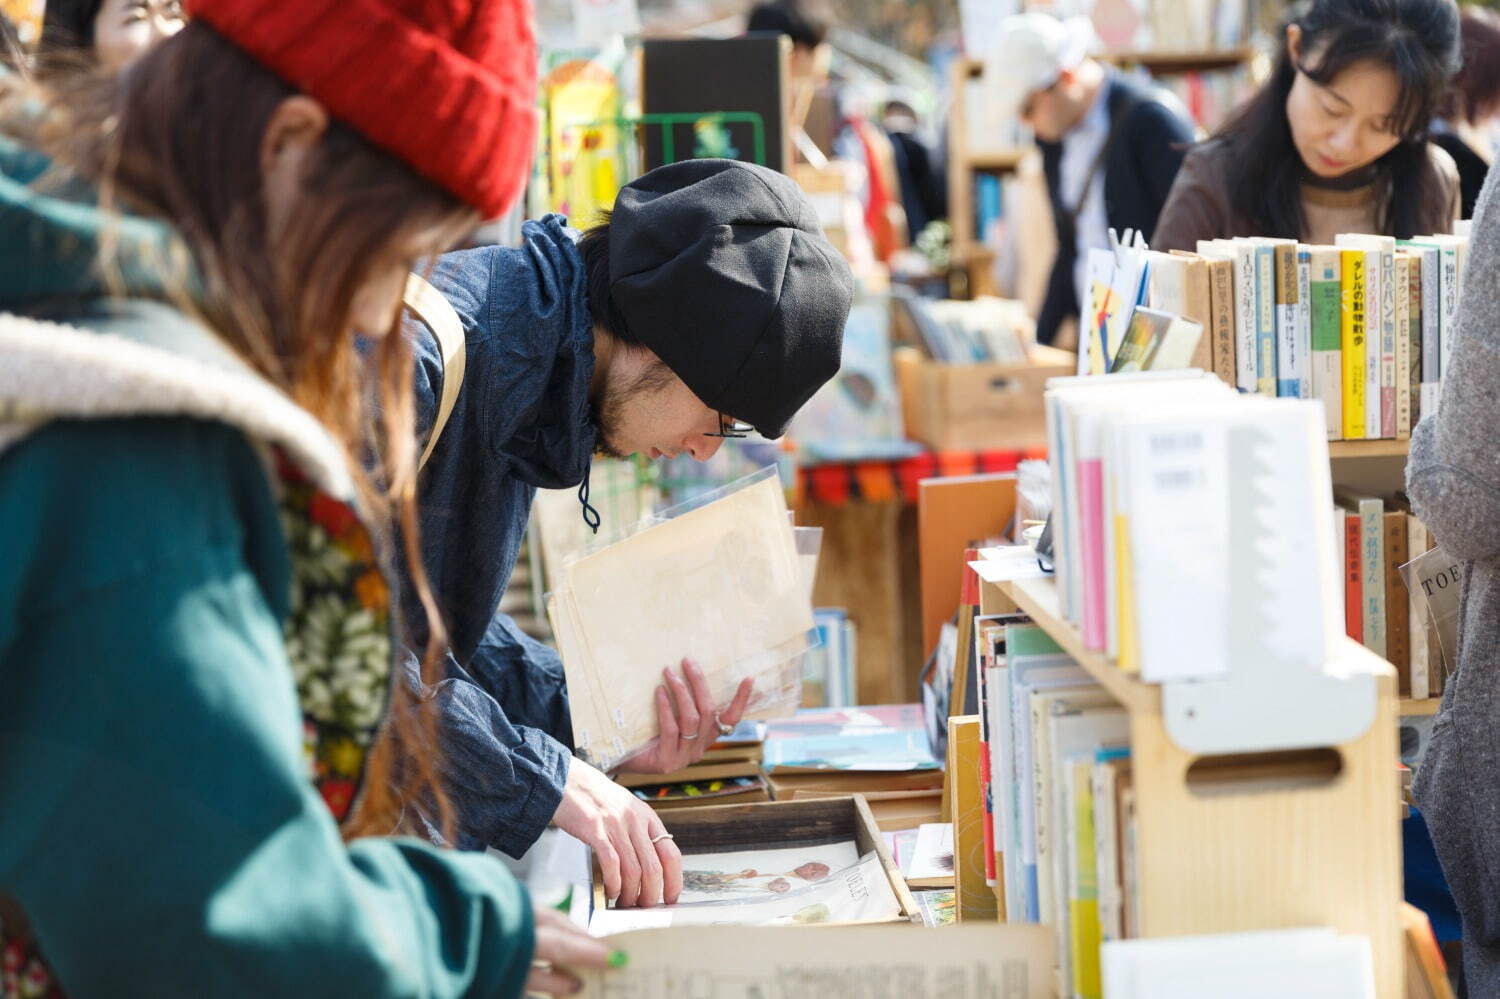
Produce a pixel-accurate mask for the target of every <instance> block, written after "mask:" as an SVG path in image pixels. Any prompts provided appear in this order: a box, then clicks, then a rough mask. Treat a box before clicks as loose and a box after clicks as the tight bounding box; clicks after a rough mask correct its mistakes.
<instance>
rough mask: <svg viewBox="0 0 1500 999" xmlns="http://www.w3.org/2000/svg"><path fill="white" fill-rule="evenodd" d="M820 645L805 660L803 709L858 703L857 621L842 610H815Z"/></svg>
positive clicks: (815, 623) (840, 608) (829, 608)
mask: <svg viewBox="0 0 1500 999" xmlns="http://www.w3.org/2000/svg"><path fill="white" fill-rule="evenodd" d="M813 628H814V629H815V630H816V631H817V633H818V644H817V645H816V646H814V647H813V648H812V649H810V650H808V653H807V658H805V659H804V660H803V661H802V706H803V707H804V708H845V707H848V706H850V705H851V704H853V703H854V700H855V690H854V684H855V679H854V678H855V676H856V674H855V662H856V661H857V660H856V658H855V657H856V655H857V650H856V647H855V632H854V622H853V621H851V620H850V619H849V612H848V611H846V610H844V609H843V608H842V607H818V608H815V609H814V610H813Z"/></svg>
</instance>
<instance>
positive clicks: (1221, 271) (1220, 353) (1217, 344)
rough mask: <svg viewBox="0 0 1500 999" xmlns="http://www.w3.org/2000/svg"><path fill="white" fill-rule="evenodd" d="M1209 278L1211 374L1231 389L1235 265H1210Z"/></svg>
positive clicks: (1220, 262)
mask: <svg viewBox="0 0 1500 999" xmlns="http://www.w3.org/2000/svg"><path fill="white" fill-rule="evenodd" d="M1209 276H1210V277H1211V278H1212V282H1213V283H1212V285H1211V288H1210V293H1209V294H1210V298H1211V301H1212V303H1213V317H1214V319H1213V328H1212V333H1213V338H1214V343H1213V359H1214V374H1216V375H1218V376H1219V378H1220V379H1222V380H1223V381H1224V383H1225V384H1226V385H1228V386H1229V387H1230V388H1234V387H1235V374H1234V353H1235V344H1234V265H1233V264H1232V263H1230V262H1229V261H1219V260H1215V261H1211V262H1210V264H1209Z"/></svg>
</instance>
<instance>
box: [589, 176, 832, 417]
mask: <svg viewBox="0 0 1500 999" xmlns="http://www.w3.org/2000/svg"><path fill="white" fill-rule="evenodd" d="M609 272H610V273H609V276H610V297H611V298H612V299H613V300H614V303H615V306H616V308H617V309H618V310H619V312H620V314H621V316H622V317H623V318H624V321H625V324H626V327H627V328H628V330H629V332H630V335H631V336H632V337H634V338H635V339H638V340H640V341H641V342H642V343H643V344H644V345H645V346H647V347H649V348H650V349H651V350H652V351H653V352H654V353H655V354H656V355H657V356H658V357H660V358H661V359H662V361H664V362H665V363H666V365H667V367H669V368H671V369H672V371H673V372H674V373H675V374H676V375H677V376H678V377H679V378H681V379H682V380H683V382H684V383H686V385H687V387H688V388H690V389H692V390H693V394H694V395H696V396H697V397H698V398H699V399H702V400H703V402H704V404H705V405H707V406H709V407H710V408H713V409H717V410H718V411H719V412H720V413H723V414H724V415H725V416H726V417H730V418H733V419H736V420H743V421H745V422H746V423H749V424H750V425H752V426H753V427H755V429H756V430H758V431H759V432H760V433H761V434H762V435H763V436H765V437H780V436H781V435H782V434H783V433H785V432H786V425H787V423H788V422H789V421H790V420H791V418H792V416H793V415H794V414H795V413H796V412H797V410H799V409H801V408H802V406H803V404H805V403H806V402H807V400H808V399H810V398H812V395H813V393H814V392H816V391H817V390H818V389H819V388H820V387H821V386H822V385H823V383H824V382H826V381H828V380H829V379H830V378H832V377H833V376H834V375H835V374H837V373H838V370H839V354H840V350H841V349H842V346H843V340H844V323H845V322H846V321H847V320H848V318H849V304H850V301H851V298H852V296H853V289H854V282H853V279H852V278H851V276H850V274H849V265H848V264H846V263H845V262H844V258H843V257H841V256H840V255H839V253H838V251H837V250H835V249H834V248H833V246H832V245H831V244H830V243H829V242H828V240H827V239H825V238H824V236H823V231H822V229H820V228H819V226H818V219H817V213H816V212H815V211H814V210H813V206H812V204H811V203H809V202H808V200H807V196H806V195H804V194H803V193H802V190H801V188H799V187H798V186H797V185H796V184H794V183H793V182H792V181H791V180H790V179H789V178H787V177H786V176H784V175H782V174H779V173H777V172H776V171H774V170H768V169H766V168H765V167H759V166H755V165H753V164H750V163H741V162H739V161H738V160H684V161H683V162H680V163H670V164H668V165H666V166H663V167H658V168H657V169H655V170H652V171H651V172H649V173H647V174H645V175H643V176H642V177H640V178H639V179H638V180H635V181H633V182H632V183H630V184H627V185H626V186H625V187H624V188H622V189H621V191H620V195H619V197H618V198H617V199H616V201H615V208H614V213H613V215H611V217H610V221H609Z"/></svg>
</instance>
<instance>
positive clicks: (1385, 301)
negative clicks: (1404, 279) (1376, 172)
mask: <svg viewBox="0 0 1500 999" xmlns="http://www.w3.org/2000/svg"><path fill="white" fill-rule="evenodd" d="M1380 436H1381V437H1395V436H1396V254H1395V252H1394V251H1392V250H1389V249H1387V250H1382V251H1381V252H1380Z"/></svg>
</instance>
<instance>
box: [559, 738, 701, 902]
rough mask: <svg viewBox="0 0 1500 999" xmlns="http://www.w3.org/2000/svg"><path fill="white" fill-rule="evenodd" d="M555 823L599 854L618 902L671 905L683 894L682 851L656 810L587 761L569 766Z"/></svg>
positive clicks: (607, 892) (606, 880) (606, 888)
mask: <svg viewBox="0 0 1500 999" xmlns="http://www.w3.org/2000/svg"><path fill="white" fill-rule="evenodd" d="M552 821H553V822H555V823H556V824H557V827H558V828H559V829H561V830H563V831H564V832H566V833H568V834H569V835H571V836H575V837H577V838H578V839H581V840H583V842H585V843H587V844H588V845H589V847H590V848H591V849H592V850H593V851H594V856H595V857H597V858H598V860H599V869H600V871H602V872H603V874H604V893H605V895H606V896H607V897H608V898H609V899H610V901H612V902H614V903H615V904H617V905H621V906H625V907H627V908H628V907H630V906H636V905H640V906H653V905H656V904H658V903H660V902H663V901H665V902H666V903H667V904H668V905H670V904H672V903H674V902H676V901H677V896H679V895H681V894H682V853H681V851H679V850H678V849H677V845H676V844H675V843H673V842H672V840H671V838H670V837H668V836H667V829H666V827H665V826H664V825H662V822H661V819H660V818H659V817H658V816H657V814H656V812H654V811H652V810H651V807H650V806H649V805H647V804H646V803H645V802H644V801H642V800H641V799H639V798H637V797H636V796H635V795H634V794H632V793H631V792H630V791H628V790H626V789H625V788H623V787H621V786H620V785H618V784H616V783H615V782H614V781H612V780H610V779H609V777H607V776H606V775H604V774H603V773H601V772H600V771H598V770H596V769H595V768H594V767H591V766H589V765H588V764H587V763H585V762H583V761H582V760H577V759H575V760H572V761H571V762H570V763H569V764H568V783H567V785H566V786H565V787H564V788H563V796H562V802H561V803H560V804H559V805H558V806H557V812H556V813H555V814H554V815H553V817H552Z"/></svg>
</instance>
